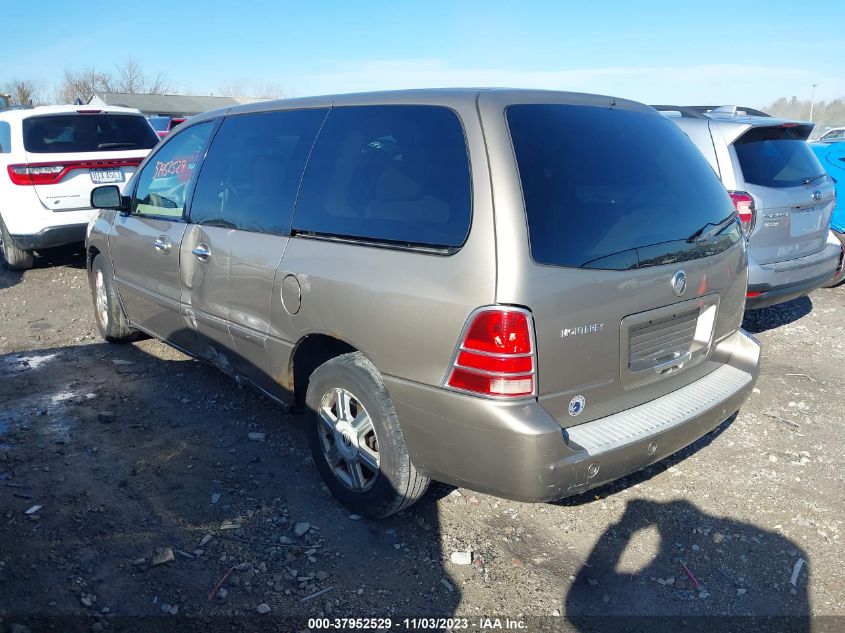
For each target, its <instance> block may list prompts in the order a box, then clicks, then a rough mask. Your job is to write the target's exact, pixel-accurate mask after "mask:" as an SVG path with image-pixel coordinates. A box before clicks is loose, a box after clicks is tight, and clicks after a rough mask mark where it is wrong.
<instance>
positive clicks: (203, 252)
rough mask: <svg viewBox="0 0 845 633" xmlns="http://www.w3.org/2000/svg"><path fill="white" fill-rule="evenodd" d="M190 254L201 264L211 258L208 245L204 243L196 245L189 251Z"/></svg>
mask: <svg viewBox="0 0 845 633" xmlns="http://www.w3.org/2000/svg"><path fill="white" fill-rule="evenodd" d="M191 252H192V253H193V254H194V255H195V256H196V258H197V259H198V260H200V261H201V262H207V261H208V258H209V257H211V250H209V248H208V244H205V243H200V244H197V245H196V247H194V248H193V249H192V250H191Z"/></svg>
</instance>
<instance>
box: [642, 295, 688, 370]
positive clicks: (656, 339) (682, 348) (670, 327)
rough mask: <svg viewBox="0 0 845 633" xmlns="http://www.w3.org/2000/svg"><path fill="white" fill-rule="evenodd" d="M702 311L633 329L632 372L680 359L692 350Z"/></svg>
mask: <svg viewBox="0 0 845 633" xmlns="http://www.w3.org/2000/svg"><path fill="white" fill-rule="evenodd" d="M697 323H698V308H695V309H693V310H688V311H686V312H682V313H680V314H676V315H673V316H671V317H665V318H662V319H659V320H656V321H649V322H648V323H643V324H641V325H638V326H636V327H633V328H631V330H630V333H629V337H628V368H629V369H630V371H643V370H645V369H650V368H652V367H654V366H655V365H658V364H659V363H661V362H663V361H666V360H671V359H673V358H677V357H679V356H682V355H684V354H686V353H687V352H689V351H690V350H691V349H692V344H693V340H694V338H695V328H696V325H697Z"/></svg>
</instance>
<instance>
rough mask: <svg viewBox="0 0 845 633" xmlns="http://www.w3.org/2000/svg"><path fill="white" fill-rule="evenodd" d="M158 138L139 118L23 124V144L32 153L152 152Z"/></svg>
mask: <svg viewBox="0 0 845 633" xmlns="http://www.w3.org/2000/svg"><path fill="white" fill-rule="evenodd" d="M156 143H158V136H157V135H156V133H155V132H154V131H153V128H152V127H150V124H149V123H148V122H147V120H146V119H145V118H144V117H142V116H140V115H131V114H130V115H127V114H105V113H100V114H50V115H43V116H32V117H28V118H26V119H24V121H23V144H24V148H25V149H26V151H27V152H29V153H31V154H55V153H65V152H114V151H119V150H133V149H150V148H152V147H155V145H156Z"/></svg>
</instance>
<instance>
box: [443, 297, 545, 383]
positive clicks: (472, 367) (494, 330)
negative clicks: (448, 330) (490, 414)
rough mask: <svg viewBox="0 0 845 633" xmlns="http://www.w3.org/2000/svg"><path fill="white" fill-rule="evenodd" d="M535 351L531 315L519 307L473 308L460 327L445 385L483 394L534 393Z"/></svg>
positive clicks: (535, 377)
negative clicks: (455, 350) (458, 338)
mask: <svg viewBox="0 0 845 633" xmlns="http://www.w3.org/2000/svg"><path fill="white" fill-rule="evenodd" d="M536 380H537V355H536V350H535V349H534V337H533V335H532V323H531V315H530V313H529V312H527V311H525V310H522V309H520V308H508V307H503V306H502V307H499V306H491V307H489V308H481V309H480V310H476V311H475V312H474V313H473V314H472V315H471V316H470V318H469V321H468V323H467V326H466V327H465V328H464V332H463V336H462V339H461V341H459V343H458V351H457V353H456V354H455V361H454V363H453V365H452V367H451V369H450V370H449V375H448V377H447V378H446V386H447V387H451V388H452V389H457V390H459V391H468V392H470V393H475V394H479V395H484V396H496V397H525V396H532V395H534V394H535V389H536Z"/></svg>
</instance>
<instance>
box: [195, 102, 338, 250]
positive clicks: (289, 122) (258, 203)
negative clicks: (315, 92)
mask: <svg viewBox="0 0 845 633" xmlns="http://www.w3.org/2000/svg"><path fill="white" fill-rule="evenodd" d="M325 116H326V110H291V111H287V112H262V113H258V114H241V115H237V116H231V117H227V118H226V119H225V120H224V121H223V124H222V125H221V126H220V129H219V130H218V132H217V134H216V135H215V136H214V141H213V142H212V144H211V147H210V148H209V150H208V155H207V156H206V159H205V162H204V164H203V167H202V171H201V173H200V177H199V180H198V181H197V187H196V192H195V193H194V199H193V202H192V203H191V222H195V223H197V224H205V225H213V226H224V227H229V228H233V229H242V230H244V231H261V232H264V233H277V234H283V235H287V234H288V233H289V231H290V218H291V212H292V210H293V204H294V202H295V200H296V192H297V189H298V188H299V182H300V180H301V179H302V170H303V168H304V167H305V161H306V159H307V158H308V152H309V151H310V150H311V146H312V145H313V144H314V138H315V137H316V136H317V130H319V129H320V123H322V121H323V119H324V118H325Z"/></svg>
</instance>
